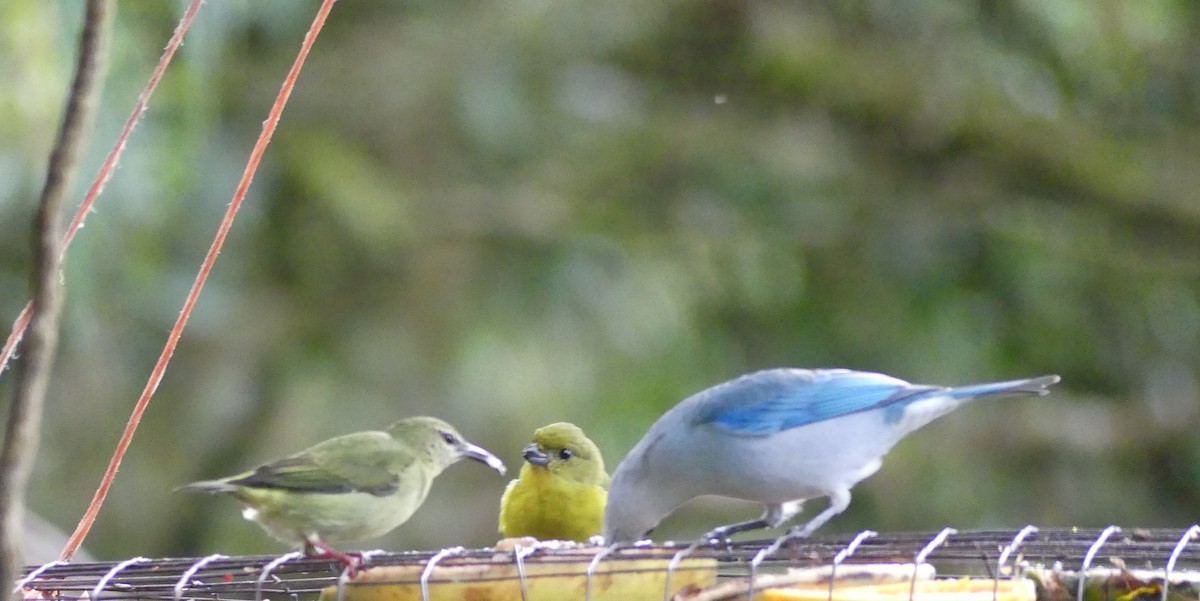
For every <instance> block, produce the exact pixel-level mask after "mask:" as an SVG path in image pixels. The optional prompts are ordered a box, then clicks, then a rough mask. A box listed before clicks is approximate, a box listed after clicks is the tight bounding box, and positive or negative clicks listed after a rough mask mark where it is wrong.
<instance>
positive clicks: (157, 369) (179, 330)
mask: <svg viewBox="0 0 1200 601" xmlns="http://www.w3.org/2000/svg"><path fill="white" fill-rule="evenodd" d="M334 2H336V0H323V2H322V3H321V7H320V9H319V10H318V11H317V15H316V17H314V18H313V22H312V25H311V26H310V27H309V29H308V33H307V34H305V36H304V42H303V43H302V44H301V45H300V52H299V53H298V54H297V55H296V60H295V62H294V63H292V68H291V69H290V70H289V71H288V73H287V77H285V78H284V80H283V85H282V86H281V87H280V89H279V94H278V95H276V97H275V103H274V104H273V105H272V106H271V110H270V112H269V113H268V114H267V119H266V121H264V122H263V130H262V133H260V134H259V136H258V141H257V142H255V144H254V149H253V150H252V151H251V152H250V158H249V159H248V160H247V162H246V168H245V170H244V171H243V172H242V179H241V180H240V181H239V182H238V186H237V190H236V191H235V192H234V193H233V199H232V200H230V201H229V208H228V209H227V210H226V211H225V217H224V218H223V219H222V220H221V225H220V226H219V227H218V228H217V233H216V235H215V236H214V237H213V241H212V245H211V246H209V249H208V253H207V254H206V255H205V256H204V261H203V262H202V263H201V264H200V271H199V273H197V274H196V280H195V281H194V282H193V283H192V288H191V290H190V291H188V295H187V298H186V299H185V300H184V302H183V309H182V310H180V312H179V318H178V319H176V320H175V325H174V326H173V327H172V328H171V333H170V334H169V335H168V336H167V342H166V344H165V345H164V346H163V350H162V354H160V355H159V357H158V361H157V362H156V363H155V364H154V370H153V371H152V372H150V379H149V380H147V382H146V386H145V388H144V389H143V390H142V394H141V396H140V397H138V400H137V403H136V404H135V405H134V408H133V413H132V414H131V415H130V416H129V421H128V422H126V424H125V431H124V432H123V433H122V434H121V439H120V440H119V441H118V442H117V448H116V449H115V450H114V451H113V456H112V459H110V460H109V463H108V468H107V469H106V470H105V471H104V476H103V478H101V480H100V485H99V486H98V487H97V488H96V494H95V495H93V497H92V502H91V503H90V504H89V505H88V508H87V512H86V513H84V516H83V519H81V520H80V521H79V525H78V526H77V527H76V528H75V532H74V533H73V534H72V535H71V538H70V540H68V541H67V546H66V548H64V549H63V552H62V559H70V557H71V555H73V554H74V553H75V550H76V549H78V548H79V545H81V544H83V539H84V538H86V537H87V533H88V531H89V530H91V527H92V523H93V522H95V521H96V515H97V514H99V513H100V507H101V506H102V505H103V504H104V498H105V497H106V496H108V490H109V488H111V487H112V481H113V478H115V477H116V475H117V469H118V468H119V467H120V466H121V459H122V458H124V457H125V451H126V450H128V449H129V444H130V442H132V441H133V434H134V432H135V431H136V430H137V427H138V423H139V422H141V419H142V414H143V413H145V411H146V406H147V405H149V404H150V398H151V397H152V396H153V395H154V391H155V390H157V389H158V385H159V383H160V382H162V378H163V374H164V373H165V372H166V369H167V364H168V363H169V362H170V361H171V355H173V354H174V353H175V346H176V345H177V344H178V343H179V338H180V336H182V335H183V328H184V326H186V325H187V320H188V317H189V316H191V314H192V309H193V308H194V307H195V306H196V300H197V299H198V298H199V297H200V291H201V290H202V289H203V288H204V282H205V281H206V280H207V279H208V274H209V272H211V271H212V268H213V265H214V264H215V263H216V261H217V255H218V254H220V252H221V247H222V246H224V244H225V238H226V236H228V235H229V230H230V228H231V227H233V219H234V217H236V216H237V212H238V209H240V208H241V206H242V201H243V200H244V199H245V197H246V192H247V190H249V189H250V182H251V181H252V180H253V179H254V173H255V172H256V171H257V170H258V165H259V163H260V162H261V161H262V156H263V153H264V152H266V150H267V145H268V144H270V142H271V136H272V135H273V134H274V133H275V128H276V127H277V126H278V125H279V118H280V116H281V115H282V114H283V108H284V107H285V106H287V101H288V97H289V96H291V94H292V88H294V87H295V86H296V79H297V78H298V77H299V76H300V69H301V67H303V66H304V61H305V59H306V58H308V53H309V51H310V50H311V49H312V45H313V43H314V42H316V39H317V35H318V34H319V33H320V32H321V27H322V26H324V25H325V19H326V17H328V16H329V12H330V11H331V10H332V9H333V3H334Z"/></svg>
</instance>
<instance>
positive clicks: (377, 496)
mask: <svg viewBox="0 0 1200 601" xmlns="http://www.w3.org/2000/svg"><path fill="white" fill-rule="evenodd" d="M463 458H467V459H474V460H475V461H479V462H482V463H486V464H487V465H488V466H490V467H491V468H492V469H494V470H496V471H497V472H500V473H501V474H503V473H504V471H505V469H504V462H502V461H500V459H499V458H497V457H496V456H495V455H493V454H491V453H490V452H488V451H487V450H486V449H484V448H482V447H479V446H476V445H474V444H471V443H470V442H468V441H466V440H464V439H463V437H462V435H461V434H459V433H458V431H457V430H455V429H454V426H451V425H450V424H448V423H446V422H444V421H442V420H440V419H435V418H432V417H411V418H408V419H402V420H400V421H398V422H396V423H394V424H392V425H391V426H389V427H388V429H387V430H386V431H383V432H380V431H371V432H356V433H354V434H346V435H345V436H338V437H337V438H331V439H329V440H326V441H325V442H321V443H318V444H316V445H314V446H312V447H310V448H308V449H305V450H303V451H300V452H299V453H296V454H295V455H291V456H290V457H285V458H283V459H280V460H278V461H273V462H271V463H267V464H265V465H262V466H259V467H257V468H255V469H253V470H251V471H248V472H244V473H241V474H237V475H235V476H230V477H228V478H221V479H218V480H205V481H203V482H193V483H192V484H187V485H185V486H181V487H179V488H178V489H177V490H180V491H184V492H205V493H225V494H229V495H232V496H233V497H234V498H236V499H237V500H239V501H241V502H242V503H244V504H245V505H246V509H245V510H244V511H243V512H242V515H243V516H245V518H246V519H248V520H252V521H254V522H257V523H258V524H259V525H260V526H262V527H263V529H265V530H266V531H267V532H268V533H269V534H270V535H271V536H274V537H275V538H277V539H280V540H282V541H285V542H290V543H295V544H299V545H303V546H304V552H305V553H306V554H308V555H320V556H325V557H333V558H336V559H338V560H339V561H341V562H343V563H345V564H346V565H347V566H348V567H349V568H351V570H354V569H355V567H356V566H357V564H358V563H359V559H360V558H358V559H356V558H355V557H352V556H351V554H347V553H343V552H341V551H338V550H337V549H335V548H333V547H331V546H329V543H331V542H350V541H358V540H362V539H368V538H374V537H377V536H382V535H384V534H386V533H388V532H390V531H391V530H392V529H393V528H395V527H397V526H399V525H400V524H403V523H404V522H405V521H406V520H408V518H409V517H410V516H411V515H412V514H413V512H414V511H416V510H417V508H418V507H420V506H421V503H422V502H424V501H425V496H426V495H427V494H429V486H430V484H431V483H432V482H433V479H434V478H435V477H436V476H437V475H438V474H440V473H442V470H444V469H446V468H447V467H450V466H451V465H453V464H455V463H457V462H458V461H459V460H460V459H463ZM318 551H320V553H318Z"/></svg>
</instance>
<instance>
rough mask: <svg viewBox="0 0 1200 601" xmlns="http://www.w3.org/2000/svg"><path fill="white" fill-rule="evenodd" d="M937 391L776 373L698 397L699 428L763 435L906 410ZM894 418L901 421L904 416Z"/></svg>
mask: <svg viewBox="0 0 1200 601" xmlns="http://www.w3.org/2000/svg"><path fill="white" fill-rule="evenodd" d="M935 390H943V389H941V388H938V387H933V386H914V385H912V384H909V383H908V382H905V381H904V380H900V379H897V378H893V377H891V376H886V375H883V374H877V373H871V372H860V371H851V370H847V369H831V370H811V371H810V370H801V369H772V370H766V371H760V372H757V373H753V374H749V375H745V376H742V377H740V378H737V379H735V380H731V381H729V382H726V383H724V384H719V385H717V386H714V387H712V388H710V389H708V390H705V391H703V392H701V393H699V394H697V395H696V402H698V403H700V404H701V406H702V408H701V410H700V412H699V416H698V419H697V423H710V424H714V425H716V426H720V427H722V428H725V429H726V430H729V431H731V432H733V433H737V434H744V435H751V436H754V435H765V434H770V433H773V432H779V431H781V430H787V429H789V428H795V427H798V426H803V425H805V424H811V423H815V422H820V421H824V420H827V419H833V418H835V417H841V416H843V415H849V414H852V413H858V412H861V411H867V410H870V409H876V408H879V407H885V406H889V405H892V406H896V407H897V408H902V407H904V406H905V405H907V404H908V403H909V402H911V401H913V400H916V399H917V398H920V397H922V396H924V394H923V393H926V392H930V391H935ZM890 413H891V412H889V416H888V417H889V418H899V416H900V413H901V412H899V411H897V412H895V413H896V415H895V416H892V415H891V414H890Z"/></svg>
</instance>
